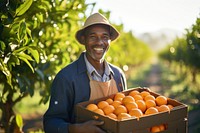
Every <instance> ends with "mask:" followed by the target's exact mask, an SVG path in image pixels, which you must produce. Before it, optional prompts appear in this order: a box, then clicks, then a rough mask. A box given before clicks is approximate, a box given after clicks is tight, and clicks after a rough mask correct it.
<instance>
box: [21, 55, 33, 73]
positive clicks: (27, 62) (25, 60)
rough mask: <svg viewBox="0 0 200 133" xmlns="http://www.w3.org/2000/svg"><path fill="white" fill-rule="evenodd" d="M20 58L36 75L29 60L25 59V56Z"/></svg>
mask: <svg viewBox="0 0 200 133" xmlns="http://www.w3.org/2000/svg"><path fill="white" fill-rule="evenodd" d="M19 58H20V59H21V60H23V61H24V62H26V64H27V65H28V66H29V67H30V69H31V70H32V72H33V73H34V69H33V67H32V65H31V64H30V62H29V61H28V60H27V58H25V57H23V56H19Z"/></svg>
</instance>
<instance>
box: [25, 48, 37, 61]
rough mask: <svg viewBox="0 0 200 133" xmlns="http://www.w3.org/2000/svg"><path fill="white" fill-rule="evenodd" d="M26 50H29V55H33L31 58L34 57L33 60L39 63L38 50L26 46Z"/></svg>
mask: <svg viewBox="0 0 200 133" xmlns="http://www.w3.org/2000/svg"><path fill="white" fill-rule="evenodd" d="M28 50H29V51H30V53H31V55H32V56H33V58H34V59H35V61H36V62H37V63H39V59H40V57H39V53H38V51H37V50H35V49H32V48H28Z"/></svg>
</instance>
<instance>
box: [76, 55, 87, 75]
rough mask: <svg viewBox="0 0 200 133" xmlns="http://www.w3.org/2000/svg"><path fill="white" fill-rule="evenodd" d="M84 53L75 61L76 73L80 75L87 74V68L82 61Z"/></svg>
mask: <svg viewBox="0 0 200 133" xmlns="http://www.w3.org/2000/svg"><path fill="white" fill-rule="evenodd" d="M84 53H85V52H82V53H81V55H80V56H79V58H78V60H77V63H78V66H77V67H78V73H79V74H81V73H84V72H87V67H86V63H85V60H84Z"/></svg>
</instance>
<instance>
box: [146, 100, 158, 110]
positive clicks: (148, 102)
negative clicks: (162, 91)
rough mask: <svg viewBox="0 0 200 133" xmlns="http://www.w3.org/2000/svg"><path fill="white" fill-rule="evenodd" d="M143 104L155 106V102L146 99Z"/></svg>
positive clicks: (148, 106)
mask: <svg viewBox="0 0 200 133" xmlns="http://www.w3.org/2000/svg"><path fill="white" fill-rule="evenodd" d="M145 104H146V106H147V108H150V107H155V106H156V102H155V101H153V100H147V101H145Z"/></svg>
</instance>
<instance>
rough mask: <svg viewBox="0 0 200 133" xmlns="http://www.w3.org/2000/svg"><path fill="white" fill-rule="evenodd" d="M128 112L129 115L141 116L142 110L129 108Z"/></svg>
mask: <svg viewBox="0 0 200 133" xmlns="http://www.w3.org/2000/svg"><path fill="white" fill-rule="evenodd" d="M129 114H130V115H131V116H135V117H141V116H143V113H142V111H141V110H140V109H138V108H134V109H131V110H130V111H129Z"/></svg>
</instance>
